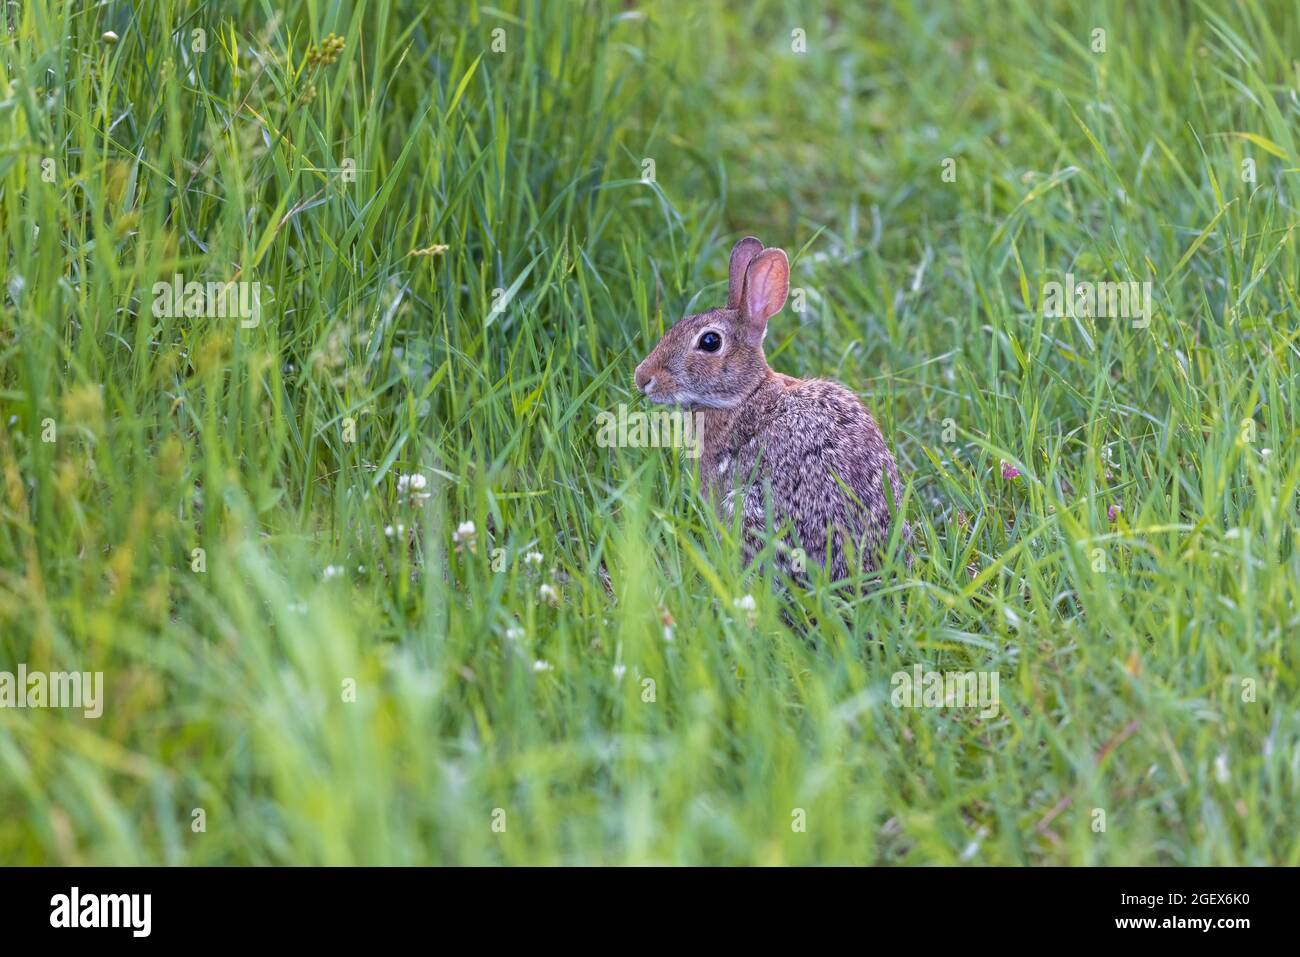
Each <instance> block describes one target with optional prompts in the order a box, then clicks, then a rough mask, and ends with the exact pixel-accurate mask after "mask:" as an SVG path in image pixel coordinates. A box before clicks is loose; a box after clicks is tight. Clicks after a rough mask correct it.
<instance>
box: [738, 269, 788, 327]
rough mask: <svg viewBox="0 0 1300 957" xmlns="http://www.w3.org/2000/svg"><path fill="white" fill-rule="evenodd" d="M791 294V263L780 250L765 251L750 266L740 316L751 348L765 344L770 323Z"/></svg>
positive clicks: (746, 275) (747, 271)
mask: <svg viewBox="0 0 1300 957" xmlns="http://www.w3.org/2000/svg"><path fill="white" fill-rule="evenodd" d="M789 291H790V262H789V260H787V259H786V258H785V251H784V250H781V249H765V250H763V251H762V252H761V253H759V254H758V255H757V256H755V257H754V261H753V262H751V263H750V264H749V269H748V270H746V272H745V292H744V296H743V301H742V303H741V307H740V308H741V313H742V314H743V315H744V317H745V328H746V331H747V333H748V339H749V341H750V344H751V345H758V344H759V343H761V342H762V341H763V335H764V333H766V332H767V320H768V319H770V318H772V317H773V316H775V315H776V314H777V313H778V312H780V311H781V307H782V306H784V305H785V297H786V293H788V292H789Z"/></svg>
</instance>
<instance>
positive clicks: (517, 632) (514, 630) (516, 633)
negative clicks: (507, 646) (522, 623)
mask: <svg viewBox="0 0 1300 957" xmlns="http://www.w3.org/2000/svg"><path fill="white" fill-rule="evenodd" d="M506 637H507V638H508V639H510V640H511V641H523V640H524V630H523V629H522V628H520V627H519V626H518V625H511V626H510V627H509V628H507V629H506Z"/></svg>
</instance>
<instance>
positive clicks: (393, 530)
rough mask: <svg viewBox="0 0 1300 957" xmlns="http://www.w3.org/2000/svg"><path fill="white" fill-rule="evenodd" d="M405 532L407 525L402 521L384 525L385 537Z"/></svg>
mask: <svg viewBox="0 0 1300 957" xmlns="http://www.w3.org/2000/svg"><path fill="white" fill-rule="evenodd" d="M405 533H406V526H405V525H403V524H402V523H401V522H398V523H397V524H396V525H385V526H384V537H385V538H392V537H393V536H394V535H404V534H405Z"/></svg>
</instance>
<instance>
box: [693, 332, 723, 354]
mask: <svg viewBox="0 0 1300 957" xmlns="http://www.w3.org/2000/svg"><path fill="white" fill-rule="evenodd" d="M696 345H698V346H699V347H700V348H701V349H703V350H704V351H705V352H717V351H718V350H719V349H721V348H722V336H720V335H718V334H717V333H716V332H706V333H705V334H704V335H702V336H700V341H699V342H698V343H696Z"/></svg>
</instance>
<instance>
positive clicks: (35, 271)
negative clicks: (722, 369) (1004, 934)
mask: <svg viewBox="0 0 1300 957" xmlns="http://www.w3.org/2000/svg"><path fill="white" fill-rule="evenodd" d="M5 18H6V23H5V27H6V29H5V31H4V32H3V33H0V237H2V240H3V259H4V277H3V278H4V286H3V289H2V290H0V485H2V493H0V672H9V673H16V672H17V669H18V668H19V666H22V667H24V668H25V669H26V670H27V671H29V672H32V671H39V672H45V673H55V672H65V671H66V672H82V673H91V674H94V673H102V675H103V701H102V714H100V715H99V716H98V717H89V716H87V715H86V714H85V713H83V711H82V710H77V709H71V708H49V707H46V708H33V707H25V708H19V707H16V706H13V705H10V706H0V863H4V864H144V863H159V864H178V865H180V864H183V865H211V864H259V865H260V864H322V865H337V864H745V865H750V864H753V865H775V864H787V865H804V864H891V865H894V864H896V865H921V864H925V865H936V864H937V865H956V864H965V865H972V866H974V865H1009V864H1010V865H1052V864H1079V865H1104V864H1108V865H1115V864H1138V865H1153V864H1173V865H1195V864H1290V865H1295V864H1298V863H1300V837H1298V836H1297V834H1298V833H1300V828H1298V827H1297V812H1296V808H1297V799H1296V795H1297V791H1298V790H1300V713H1298V705H1300V676H1298V674H1297V667H1298V665H1300V662H1298V660H1297V635H1300V611H1298V610H1297V598H1298V597H1300V557H1298V556H1297V550H1296V533H1295V528H1296V518H1297V500H1296V494H1297V486H1298V485H1300V456H1297V453H1296V451H1295V449H1296V446H1295V444H1294V440H1295V438H1296V434H1297V428H1298V425H1297V421H1298V419H1297V417H1298V414H1300V390H1297V387H1296V384H1297V376H1298V375H1300V343H1298V342H1297V336H1298V333H1297V330H1298V329H1300V323H1298V322H1297V319H1298V318H1300V300H1298V298H1297V284H1298V283H1300V254H1298V253H1297V237H1296V235H1295V229H1296V227H1297V223H1300V216H1298V215H1297V206H1296V197H1295V196H1294V195H1293V194H1294V193H1295V192H1296V191H1297V188H1298V184H1300V179H1297V176H1298V174H1300V137H1298V136H1297V128H1298V124H1297V120H1300V18H1298V17H1296V15H1295V8H1294V3H1293V2H1292V0H1276V2H1273V0H1241V2H1226V0H1215V2H1182V3H1159V4H1156V3H1150V4H1132V3H1129V2H1125V0H1100V2H1085V3H1067V2H1063V0H1003V2H999V3H996V4H985V3H979V2H975V0H942V2H941V0H929V2H913V0H887V2H886V0H881V2H875V0H873V2H871V3H853V2H843V3H830V2H798V0H791V2H777V0H755V2H753V3H750V4H740V5H737V4H720V3H719V4H714V3H698V2H687V0H655V2H653V3H649V2H645V3H637V2H626V3H614V2H542V0H521V2H513V0H504V2H502V3H499V4H496V5H492V6H489V5H483V4H480V3H478V2H476V0H467V2H451V0H433V2H430V3H424V2H410V3H404V2H395V0H355V2H346V0H277V2H270V0H199V2H193V3H174V2H172V0H159V2H148V3H144V2H141V3H128V2H122V0H106V2H102V3H89V2H84V0H48V2H30V0H21V2H17V3H10V4H8V5H7V6H6V8H5ZM748 234H753V235H756V236H758V237H760V238H761V239H762V240H763V241H764V242H765V243H767V244H768V245H777V246H782V247H784V248H785V249H786V250H787V251H788V252H789V253H790V256H791V261H792V268H791V285H792V286H793V287H796V288H795V292H796V294H797V295H796V296H792V302H791V304H789V305H787V307H786V309H785V310H784V311H783V312H782V313H781V314H780V315H778V316H777V317H775V318H773V319H772V321H771V323H770V327H769V328H770V332H769V335H768V337H767V340H766V348H767V356H768V360H769V362H770V363H771V364H772V366H773V367H774V368H776V369H778V370H780V371H782V372H786V373H790V374H792V375H797V376H801V377H814V376H819V377H827V378H833V379H835V380H837V381H839V382H842V383H844V384H846V385H847V386H848V387H849V388H851V389H853V390H854V391H855V392H857V393H858V394H859V395H860V396H861V397H862V399H863V401H864V402H865V403H866V405H867V406H868V408H870V409H871V411H872V412H873V414H874V415H875V417H876V419H877V420H878V421H879V422H880V425H881V427H882V429H883V431H884V434H885V435H886V437H887V439H888V440H889V441H890V443H891V445H892V447H893V448H894V451H895V454H896V457H897V459H898V462H899V467H900V470H901V472H902V475H903V480H904V485H905V488H904V490H903V495H902V499H901V502H900V503H899V504H900V509H901V510H902V513H903V514H904V515H905V517H906V518H907V520H908V522H909V523H910V524H911V527H912V529H913V530H914V542H913V561H912V564H911V566H910V567H909V566H907V565H906V564H905V563H903V562H902V561H901V560H895V561H891V563H890V564H888V565H887V566H886V568H885V569H884V583H883V584H882V585H881V587H879V588H876V589H874V590H872V591H869V592H867V593H866V594H863V595H861V596H858V597H856V598H853V599H850V600H846V599H845V598H844V596H843V594H842V593H837V592H836V591H835V590H834V589H833V588H831V587H830V586H829V584H828V583H826V582H825V581H822V580H819V581H816V582H815V583H814V584H813V585H812V586H811V587H809V588H808V589H806V590H802V591H798V592H796V593H794V594H792V595H789V596H788V597H782V595H783V593H782V592H781V591H779V590H777V589H775V588H774V587H773V583H772V582H770V581H768V580H766V579H765V578H764V577H763V576H761V575H757V574H755V573H753V572H746V571H745V570H744V569H743V568H742V567H741V563H740V559H739V548H738V545H737V542H736V540H735V536H734V535H733V534H731V533H730V532H729V531H728V530H726V529H723V528H721V527H720V526H719V524H718V522H717V520H716V519H715V518H714V517H713V516H712V515H711V514H710V512H709V510H708V509H707V507H706V506H705V505H704V504H703V503H702V502H701V501H700V500H699V498H698V496H697V495H696V494H695V478H694V473H693V462H692V460H691V459H690V458H689V457H688V456H685V455H683V454H681V452H680V450H675V449H672V448H656V447H649V448H647V447H619V446H618V445H617V444H616V445H614V446H610V445H609V444H608V443H604V442H598V426H597V422H598V417H599V416H600V415H601V413H602V412H609V411H612V410H617V409H618V408H619V406H620V405H621V404H622V405H626V406H627V407H628V408H629V409H632V410H644V409H646V408H647V406H646V405H645V404H644V403H643V402H642V400H640V399H639V397H638V396H637V395H636V390H635V388H634V386H633V379H632V376H633V369H634V368H635V366H636V364H637V363H638V362H639V361H640V360H641V359H642V358H643V357H644V356H645V355H646V354H647V353H648V352H649V350H650V349H651V348H652V347H653V346H654V344H655V342H656V341H657V340H658V338H659V337H660V335H661V334H662V333H663V331H664V330H665V329H666V328H667V327H668V326H669V325H671V324H672V323H673V322H675V321H676V320H677V319H679V318H681V316H683V315H685V314H687V313H689V312H693V311H698V310H702V309H705V308H709V307H712V306H716V305H720V304H721V302H722V300H723V299H725V291H726V257H727V253H728V251H729V250H730V248H731V246H732V244H733V243H734V242H735V241H736V240H737V239H739V238H740V237H742V236H745V235H748ZM1067 277H1069V278H1067ZM191 282H192V283H197V284H201V285H200V286H199V287H196V289H195V290H190V291H187V290H186V285H187V284H188V283H191ZM1076 282H1085V283H1090V284H1092V286H1090V287H1089V288H1096V289H1098V290H1100V289H1101V288H1102V286H1103V284H1108V283H1116V284H1118V283H1137V284H1139V286H1137V287H1134V288H1139V289H1145V290H1146V292H1147V294H1148V295H1149V297H1150V298H1149V302H1150V309H1149V311H1147V310H1143V311H1144V312H1149V314H1144V315H1134V314H1133V313H1134V310H1136V309H1137V308H1138V307H1137V306H1136V305H1135V303H1137V302H1140V301H1142V300H1141V298H1140V297H1138V298H1134V299H1133V300H1132V301H1129V302H1128V305H1127V307H1124V308H1123V309H1121V310H1120V311H1121V312H1125V313H1126V314H1124V315H1114V314H1113V313H1114V312H1115V310H1114V309H1108V310H1106V309H1100V308H1093V309H1091V310H1089V309H1083V310H1081V311H1080V310H1076V309H1074V308H1069V309H1053V308H1050V307H1048V308H1045V304H1046V300H1047V299H1049V298H1051V296H1050V290H1049V285H1050V284H1052V283H1056V284H1058V286H1057V288H1065V289H1067V290H1068V289H1069V288H1070V287H1071V286H1073V285H1074V284H1075V283H1076ZM208 283H214V284H218V285H214V286H213V287H211V288H212V289H213V290H215V291H216V292H218V293H220V292H221V291H222V290H224V289H226V288H231V289H238V290H240V291H241V292H243V293H244V296H245V298H244V299H243V300H240V299H239V298H238V296H235V297H233V298H230V300H229V301H228V302H226V301H224V300H223V299H222V297H221V296H220V295H217V296H215V297H214V296H212V295H209V294H208V291H209V287H208V286H207V284H208ZM227 283H236V284H237V285H236V286H234V287H227V286H226V284H227ZM1144 283H1149V284H1150V285H1149V286H1141V285H1140V284H1144ZM160 284H161V285H160ZM238 284H244V285H238ZM1124 288H1128V287H1124ZM191 292H195V293H197V294H195V295H192V294H191ZM254 299H255V301H256V303H257V308H256V309H251V308H247V306H248V305H249V303H250V302H252V301H253V300H254ZM227 307H228V308H227ZM1081 312H1082V313H1085V314H1081ZM1103 312H1109V313H1111V314H1107V315H1102V314H1101V313H1103ZM1058 313H1059V314H1058ZM1086 313H1091V314H1086ZM917 666H920V668H921V669H923V670H924V671H926V672H929V671H940V672H963V673H967V672H976V673H981V674H984V675H996V676H997V677H998V679H999V683H998V688H999V702H998V707H997V708H996V709H995V710H992V711H989V710H988V709H985V710H980V709H975V708H969V707H967V708H962V707H955V706H952V702H947V703H946V704H945V703H938V704H937V705H936V704H935V703H933V702H931V703H930V704H929V705H928V706H927V705H926V704H925V703H921V706H917V707H899V706H897V705H896V703H895V702H894V701H893V700H891V699H892V698H893V695H892V691H893V690H894V681H893V676H894V675H896V674H897V673H899V672H904V673H912V672H913V669H915V668H916V667H917Z"/></svg>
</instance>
